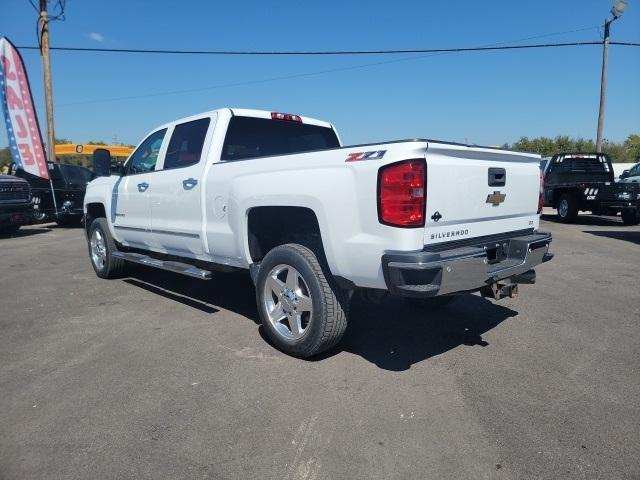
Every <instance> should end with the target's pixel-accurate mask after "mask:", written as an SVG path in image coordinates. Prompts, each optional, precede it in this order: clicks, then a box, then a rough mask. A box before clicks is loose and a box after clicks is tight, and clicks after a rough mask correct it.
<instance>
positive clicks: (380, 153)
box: [345, 150, 387, 162]
mask: <svg viewBox="0 0 640 480" xmlns="http://www.w3.org/2000/svg"><path fill="white" fill-rule="evenodd" d="M385 153H387V151H386V150H374V151H372V152H356V153H350V154H349V156H348V157H347V159H346V160H345V162H359V161H362V160H379V159H381V158H382V157H384V154H385Z"/></svg>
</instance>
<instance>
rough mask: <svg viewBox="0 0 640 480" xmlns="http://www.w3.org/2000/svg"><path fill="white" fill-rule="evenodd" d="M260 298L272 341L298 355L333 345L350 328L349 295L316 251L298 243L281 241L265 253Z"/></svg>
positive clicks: (259, 283)
mask: <svg viewBox="0 0 640 480" xmlns="http://www.w3.org/2000/svg"><path fill="white" fill-rule="evenodd" d="M256 300H257V303H258V312H259V314H260V319H261V321H262V325H263V326H264V329H265V330H266V332H267V335H268V336H269V338H270V339H271V341H272V342H273V343H274V345H275V346H276V347H277V348H278V349H280V350H282V351H283V352H285V353H287V354H289V355H293V356H295V357H301V358H307V357H311V356H313V355H317V354H318V353H320V352H322V351H324V350H327V349H329V348H331V347H333V346H334V345H336V344H337V343H338V342H339V341H340V339H341V338H342V336H343V334H344V332H345V330H346V328H347V316H348V297H347V295H346V294H345V292H344V291H342V290H341V289H340V288H339V287H338V286H337V285H336V283H335V281H334V280H333V277H332V276H331V274H330V273H329V272H328V269H327V268H326V266H324V268H323V265H322V264H321V262H320V260H319V259H318V257H317V255H316V254H315V253H314V252H313V251H312V250H310V249H309V248H307V247H304V246H302V245H299V244H296V243H289V244H286V245H280V246H278V247H276V248H274V249H273V250H271V251H270V252H269V253H267V255H266V256H265V257H264V259H263V260H262V263H261V264H260V271H259V273H258V278H257V281H256Z"/></svg>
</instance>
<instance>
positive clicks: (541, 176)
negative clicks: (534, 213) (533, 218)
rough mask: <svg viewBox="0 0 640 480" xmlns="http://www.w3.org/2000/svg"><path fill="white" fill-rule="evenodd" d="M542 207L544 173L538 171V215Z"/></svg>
mask: <svg viewBox="0 0 640 480" xmlns="http://www.w3.org/2000/svg"><path fill="white" fill-rule="evenodd" d="M543 206H544V172H543V171H542V170H540V194H539V195H538V213H542V207H543Z"/></svg>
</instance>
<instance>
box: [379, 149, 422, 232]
mask: <svg viewBox="0 0 640 480" xmlns="http://www.w3.org/2000/svg"><path fill="white" fill-rule="evenodd" d="M425 170H426V167H425V162H424V160H405V161H402V162H398V163H393V164H391V165H387V166H385V167H382V168H381V169H380V171H379V173H378V218H379V220H380V222H381V223H384V224H387V225H392V226H396V227H422V226H424V211H425V194H426V191H425V187H426V184H425V177H426V176H425Z"/></svg>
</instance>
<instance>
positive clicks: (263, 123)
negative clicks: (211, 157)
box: [222, 117, 340, 160]
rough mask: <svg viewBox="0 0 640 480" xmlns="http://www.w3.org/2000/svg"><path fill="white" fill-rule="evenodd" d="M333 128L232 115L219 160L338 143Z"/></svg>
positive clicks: (240, 158)
mask: <svg viewBox="0 0 640 480" xmlns="http://www.w3.org/2000/svg"><path fill="white" fill-rule="evenodd" d="M339 146H340V143H339V142H338V136H337V135H336V133H335V132H334V131H333V129H331V128H328V127H321V126H319V125H309V124H305V123H301V122H294V121H288V120H270V119H266V118H254V117H233V118H232V119H231V120H230V121H229V128H228V129H227V136H226V138H225V140H224V145H223V147H222V160H242V159H246V158H254V157H267V156H274V155H286V154H290V153H301V152H311V151H314V150H323V149H327V148H336V147H339Z"/></svg>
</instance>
